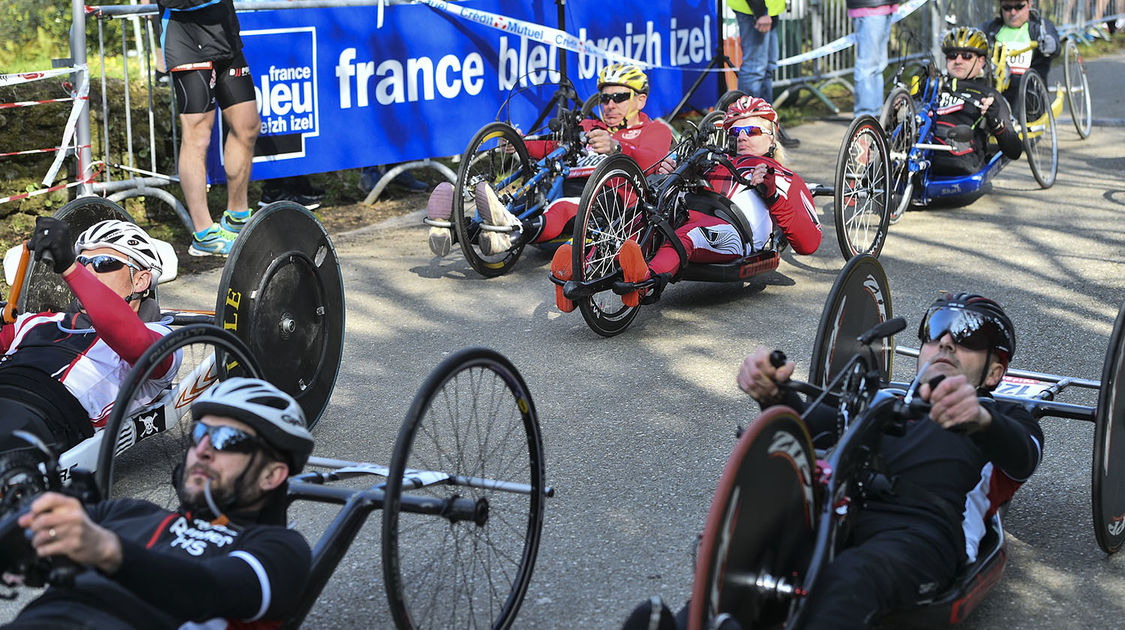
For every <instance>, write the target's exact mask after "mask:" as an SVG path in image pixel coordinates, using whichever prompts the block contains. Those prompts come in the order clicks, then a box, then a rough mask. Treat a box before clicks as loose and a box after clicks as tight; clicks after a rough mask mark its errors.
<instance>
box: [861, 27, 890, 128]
mask: <svg viewBox="0 0 1125 630" xmlns="http://www.w3.org/2000/svg"><path fill="white" fill-rule="evenodd" d="M891 17H892V16H891V15H869V16H864V17H857V18H852V28H853V29H854V30H855V72H854V74H853V79H854V81H855V115H856V116H862V115H863V114H871V115H872V116H876V117H877V116H879V112H880V111H881V110H882V109H883V96H884V95H883V71H884V70H886V69H887V41H888V40H889V39H890V37H891Z"/></svg>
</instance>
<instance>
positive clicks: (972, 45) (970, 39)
mask: <svg viewBox="0 0 1125 630" xmlns="http://www.w3.org/2000/svg"><path fill="white" fill-rule="evenodd" d="M941 51H942V52H943V53H949V52H958V51H964V52H973V53H976V54H978V55H980V56H982V57H983V56H985V55H987V54H988V37H987V36H985V34H984V32H983V31H981V30H980V29H979V28H974V27H972V26H958V27H957V28H955V29H953V30H952V31H949V32H948V33H946V34H945V37H943V38H942V39H941Z"/></svg>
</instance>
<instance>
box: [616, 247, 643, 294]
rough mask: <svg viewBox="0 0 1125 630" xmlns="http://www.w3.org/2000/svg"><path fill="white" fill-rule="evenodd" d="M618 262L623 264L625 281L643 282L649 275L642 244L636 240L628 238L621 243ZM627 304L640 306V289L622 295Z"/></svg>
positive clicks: (622, 270) (622, 271)
mask: <svg viewBox="0 0 1125 630" xmlns="http://www.w3.org/2000/svg"><path fill="white" fill-rule="evenodd" d="M617 264H619V265H621V275H622V276H624V280H625V282H641V281H643V280H644V279H646V278H647V277H648V263H646V262H645V256H644V254H642V253H641V246H640V245H638V244H637V242H636V241H633V240H628V241H625V242H624V243H622V244H621V251H619V252H617ZM621 302H622V303H623V304H624V305H625V306H630V307H632V306H639V305H640V303H641V293H640V291H630V292H628V293H626V294H625V295H622V296H621Z"/></svg>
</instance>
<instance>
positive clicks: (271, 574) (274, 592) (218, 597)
mask: <svg viewBox="0 0 1125 630" xmlns="http://www.w3.org/2000/svg"><path fill="white" fill-rule="evenodd" d="M191 412H192V416H193V417H194V418H195V423H194V424H193V425H192V432H191V438H192V446H190V447H188V449H187V452H186V453H185V454H184V461H183V465H182V466H181V467H179V468H178V469H177V472H176V478H175V480H174V481H173V483H174V485H175V487H176V491H177V493H178V495H179V497H180V501H181V505H180V508H179V509H178V510H176V511H169V510H165V509H163V508H161V507H158V506H156V505H154V504H152V503H149V502H147V501H139V500H136V499H112V500H108V501H102V502H100V503H97V504H95V505H92V506H88V507H85V508H84V507H83V505H82V504H81V503H80V502H79V501H78V500H77V499H74V498H72V497H68V496H65V495H62V494H57V493H52V492H48V493H44V494H43V495H42V496H40V497H38V498H37V499H35V501H34V502H32V504H31V509H30V511H29V512H28V513H27V514H24V515H23V516H21V517H20V519H19V525H20V526H21V527H24V528H26V529H27V530H28V532H29V534H30V540H31V544H32V546H33V547H34V548H35V550H36V552H37V553H38V554H39V556H41V557H48V556H66V557H68V558H70V559H71V560H73V561H74V562H76V563H78V564H79V565H81V566H82V567H84V570H83V571H82V572H81V573H79V575H78V576H77V578H76V579H75V583H74V585H73V586H72V587H67V588H55V587H52V588H50V589H48V590H47V591H46V592H45V593H44V594H43V595H42V596H40V597H39V598H38V599H35V600H34V601H32V602H31V603H30V604H28V605H27V607H25V608H24V609H23V610H22V611H21V612H20V614H19V616H18V617H17V618H16V619H15V621H14V622H12V623H11V624H10V625H8V626H5V627H7V628H14V629H22V628H27V629H31V628H47V627H50V628H64V627H65V628H75V629H87V628H88V629H94V628H98V629H106V628H121V629H124V628H138V629H139V628H250V627H263V628H265V627H269V628H273V627H277V626H278V625H279V624H280V622H282V621H284V620H285V619H286V618H287V617H288V616H289V615H291V614H292V613H293V612H294V609H295V608H296V606H297V605H298V603H299V602H300V598H301V594H302V592H303V591H304V588H305V583H306V582H307V580H308V575H309V571H310V566H311V556H312V554H311V552H310V550H309V546H308V543H307V542H306V541H305V539H304V537H303V536H301V534H299V533H297V532H296V531H294V530H292V529H289V528H288V527H287V526H286V518H285V506H286V489H287V487H288V479H289V478H290V477H292V476H293V475H296V474H298V473H299V472H301V469H302V468H303V467H304V465H305V463H306V462H307V461H308V459H309V454H310V453H312V449H313V438H312V435H310V434H309V432H308V430H307V429H306V428H305V418H304V414H303V413H302V411H301V407H300V406H299V405H298V404H297V402H296V401H295V400H294V399H293V398H292V397H291V396H289V395H288V394H286V393H284V392H282V391H281V390H279V389H277V388H276V387H274V386H273V385H270V384H269V383H267V382H265V381H261V380H258V379H248V378H230V379H227V380H225V381H222V382H220V383H219V384H217V385H215V386H214V387H212V388H211V389H209V390H208V391H207V392H205V393H204V394H203V395H202V396H200V397H199V398H198V399H197V400H196V401H195V402H193V403H192V405H191Z"/></svg>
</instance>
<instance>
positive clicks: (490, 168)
mask: <svg viewBox="0 0 1125 630" xmlns="http://www.w3.org/2000/svg"><path fill="white" fill-rule="evenodd" d="M534 173H535V166H534V164H533V163H532V162H531V159H530V158H529V157H528V155H527V146H526V145H525V144H524V142H523V138H522V137H520V134H519V133H518V132H516V130H515V129H514V128H512V126H511V125H509V124H507V123H502V122H493V123H489V124H487V125H485V126H484V128H482V129H481V130H480V131H478V132H477V133H476V135H475V136H473V139H472V140H471V141H470V142H469V148H467V149H465V153H464V154H463V155H462V156H461V166H460V167H459V168H458V169H457V183H456V184H455V185H454V194H453V214H452V217H451V220H452V221H453V229H454V231H455V232H456V234H457V241H458V242H459V243H460V244H461V251H462V252H464V254H465V260H467V261H469V265H470V266H471V267H472V268H473V269H474V270H476V272H477V273H479V274H480V275H482V276H484V277H486V278H494V277H496V276H500V275H503V274H505V273H507V272H508V270H509V269H511V268H512V265H514V264H516V260H518V259H519V257H520V253H521V252H522V251H523V247H522V246H520V247H513V248H511V249H508V250H506V251H503V252H498V253H492V254H486V253H485V252H484V250H482V249H481V247H480V243H479V238H480V233H481V230H482V229H484V228H482V225H483V223H482V221H481V218H480V217H479V216H478V215H477V208H476V201H475V193H474V191H475V190H476V187H477V184H480V183H484V184H486V185H488V186H491V187H492V189H493V190H494V191H495V192H496V196H497V197H498V198H499V199H500V202H501V203H503V204H505V206H507V208H508V211H509V212H511V213H512V214H514V215H516V216H520V214H522V213H523V212H524V211H525V210H526V209H527V208H528V207H529V203H530V202H531V199H530V198H531V197H533V196H534V193H533V191H530V190H528V188H527V186H526V184H527V182H528V180H529V179H530V178H531V177H532V175H533V174H534Z"/></svg>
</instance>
